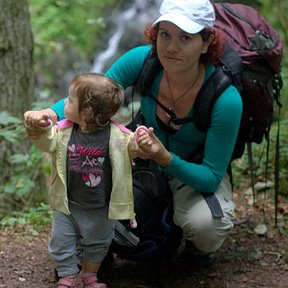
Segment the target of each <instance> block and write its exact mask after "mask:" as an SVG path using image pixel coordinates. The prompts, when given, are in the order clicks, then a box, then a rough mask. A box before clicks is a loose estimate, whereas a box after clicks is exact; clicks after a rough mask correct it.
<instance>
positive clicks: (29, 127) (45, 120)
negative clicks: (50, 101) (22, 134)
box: [24, 111, 52, 139]
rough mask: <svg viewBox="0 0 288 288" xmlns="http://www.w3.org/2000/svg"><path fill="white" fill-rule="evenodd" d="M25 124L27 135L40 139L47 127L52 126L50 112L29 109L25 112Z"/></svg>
mask: <svg viewBox="0 0 288 288" xmlns="http://www.w3.org/2000/svg"><path fill="white" fill-rule="evenodd" d="M24 124H25V129H26V132H27V136H28V137H29V138H30V139H38V138H39V137H40V136H41V134H43V133H44V132H45V129H46V128H47V127H50V126H52V121H51V120H50V119H49V114H48V113H47V112H44V111H27V112H25V113H24Z"/></svg>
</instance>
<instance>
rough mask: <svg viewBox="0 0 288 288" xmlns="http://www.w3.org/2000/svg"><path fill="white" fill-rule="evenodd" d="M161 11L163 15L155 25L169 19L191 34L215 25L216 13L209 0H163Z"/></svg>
mask: <svg viewBox="0 0 288 288" xmlns="http://www.w3.org/2000/svg"><path fill="white" fill-rule="evenodd" d="M159 12H160V15H161V16H160V17H159V18H158V19H157V20H156V21H155V22H154V23H153V26H154V25H155V24H157V23H159V22H162V21H169V22H171V23H173V24H175V25H176V26H178V27H179V28H180V29H182V30H183V31H185V32H187V33H190V34H195V33H198V32H200V31H201V30H203V29H204V28H208V27H213V26H214V21H215V13H214V8H213V6H212V4H211V3H210V1H209V0H163V2H162V4H161V6H160V10H159Z"/></svg>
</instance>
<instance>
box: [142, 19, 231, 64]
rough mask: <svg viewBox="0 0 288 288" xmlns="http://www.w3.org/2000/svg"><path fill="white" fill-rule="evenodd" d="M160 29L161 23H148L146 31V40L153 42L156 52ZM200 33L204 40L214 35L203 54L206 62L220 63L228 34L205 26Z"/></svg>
mask: <svg viewBox="0 0 288 288" xmlns="http://www.w3.org/2000/svg"><path fill="white" fill-rule="evenodd" d="M158 31H159V25H155V26H153V25H152V24H148V25H147V26H146V29H145V32H144V35H145V38H146V42H147V43H148V44H152V47H153V49H154V51H155V52H156V53H157V51H156V41H157V35H158ZM199 34H200V36H201V37H202V39H203V41H204V42H205V41H208V40H210V39H211V38H210V37H212V39H211V44H210V45H209V48H208V51H207V53H206V54H204V55H203V56H202V60H203V61H204V62H211V63H212V64H214V65H216V64H218V63H219V60H220V58H221V56H222V55H223V52H224V46H225V43H226V42H227V35H226V34H225V33H224V32H223V31H222V30H220V29H218V28H204V29H203V30H201V31H200V32H199Z"/></svg>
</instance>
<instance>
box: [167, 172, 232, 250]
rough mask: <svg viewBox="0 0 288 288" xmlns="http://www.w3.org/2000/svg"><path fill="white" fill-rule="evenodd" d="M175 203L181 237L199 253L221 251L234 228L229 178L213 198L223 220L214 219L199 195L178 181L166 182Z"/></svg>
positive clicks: (176, 218)
mask: <svg viewBox="0 0 288 288" xmlns="http://www.w3.org/2000/svg"><path fill="white" fill-rule="evenodd" d="M169 184H170V187H171V189H172V191H173V195H174V197H173V199H174V210H175V212H174V222H175V224H176V225H177V226H179V227H180V228H181V229H182V231H183V234H184V237H185V238H186V239H187V240H189V241H192V242H193V243H194V246H195V247H196V248H197V249H198V250H200V251H202V252H207V253H208V252H213V251H216V250H217V249H219V248H220V247H221V245H222V244H223V242H224V241H225V239H226V237H227V236H228V233H229V232H230V231H231V229H232V228H233V222H232V220H233V218H234V209H235V204H234V202H233V201H232V188H231V184H230V181H229V178H228V176H226V177H224V179H223V180H222V182H221V184H220V186H219V188H218V190H217V191H216V192H215V196H216V198H217V200H218V202H219V204H220V206H221V209H222V212H223V217H222V218H214V217H213V216H212V213H211V209H210V208H209V206H208V205H207V202H206V200H205V199H204V198H203V196H202V195H201V193H199V192H197V191H196V190H195V189H193V188H191V187H190V186H187V185H184V184H183V183H182V182H180V181H179V180H177V179H175V178H172V179H171V180H170V181H169Z"/></svg>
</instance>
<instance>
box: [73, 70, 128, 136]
mask: <svg viewBox="0 0 288 288" xmlns="http://www.w3.org/2000/svg"><path fill="white" fill-rule="evenodd" d="M69 92H70V93H74V94H73V95H75V96H76V97H77V98H78V102H79V104H78V113H79V114H80V115H81V117H82V118H83V120H84V121H85V123H86V125H87V129H88V130H90V131H91V130H95V129H97V128H102V127H104V126H106V125H107V124H109V123H110V119H111V117H112V116H113V115H114V114H115V113H116V112H117V110H118V109H119V108H120V106H121V105H122V103H123V101H124V90H123V88H122V87H121V86H120V85H119V84H117V83H116V82H115V81H114V80H112V79H110V78H108V77H106V76H103V75H101V74H98V73H82V74H79V75H77V76H76V77H75V78H74V79H73V80H72V82H71V84H70V86H69Z"/></svg>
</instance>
